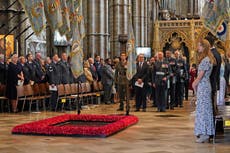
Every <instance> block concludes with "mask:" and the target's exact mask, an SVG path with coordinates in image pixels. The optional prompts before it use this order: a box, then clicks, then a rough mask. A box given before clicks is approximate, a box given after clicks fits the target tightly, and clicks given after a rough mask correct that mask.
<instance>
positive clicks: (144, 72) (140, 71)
mask: <svg viewBox="0 0 230 153" xmlns="http://www.w3.org/2000/svg"><path fill="white" fill-rule="evenodd" d="M148 73H149V66H148V64H147V63H146V62H144V63H143V64H142V66H139V62H138V63H137V72H136V74H135V75H134V76H133V78H134V81H137V80H138V79H142V82H144V86H146V85H147V83H148Z"/></svg>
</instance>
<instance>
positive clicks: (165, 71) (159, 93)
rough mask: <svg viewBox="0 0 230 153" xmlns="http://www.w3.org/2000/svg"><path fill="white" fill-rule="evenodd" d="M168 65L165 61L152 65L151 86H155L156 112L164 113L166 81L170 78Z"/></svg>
mask: <svg viewBox="0 0 230 153" xmlns="http://www.w3.org/2000/svg"><path fill="white" fill-rule="evenodd" d="M170 72H171V70H170V65H169V62H168V61H167V60H158V61H156V62H155V64H154V71H153V84H155V87H156V89H155V92H156V103H157V108H158V111H160V112H164V111H165V109H166V102H167V80H168V79H169V78H170Z"/></svg>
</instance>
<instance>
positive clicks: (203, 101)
mask: <svg viewBox="0 0 230 153" xmlns="http://www.w3.org/2000/svg"><path fill="white" fill-rule="evenodd" d="M200 71H205V73H204V76H203V77H202V79H201V80H200V82H199V84H198V87H197V106H196V117H195V129H194V132H195V135H196V136H198V135H214V132H215V130H214V120H213V108H212V100H211V83H210V79H209V78H210V74H211V72H212V64H211V63H210V59H209V58H208V57H205V58H204V59H203V60H202V61H201V63H200V64H199V67H198V75H199V73H200Z"/></svg>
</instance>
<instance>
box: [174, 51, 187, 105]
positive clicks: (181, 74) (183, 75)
mask: <svg viewBox="0 0 230 153" xmlns="http://www.w3.org/2000/svg"><path fill="white" fill-rule="evenodd" d="M175 58H176V62H177V82H176V89H177V92H176V99H175V106H176V107H177V106H178V105H179V106H180V107H183V99H184V82H185V80H186V79H188V71H187V68H186V64H185V61H184V60H183V59H182V58H181V57H180V52H179V51H178V50H177V51H175Z"/></svg>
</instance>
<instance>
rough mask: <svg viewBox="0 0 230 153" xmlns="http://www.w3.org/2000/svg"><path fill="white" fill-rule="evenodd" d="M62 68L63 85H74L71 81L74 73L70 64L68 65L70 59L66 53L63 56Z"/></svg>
mask: <svg viewBox="0 0 230 153" xmlns="http://www.w3.org/2000/svg"><path fill="white" fill-rule="evenodd" d="M60 66H61V83H62V84H68V83H72V82H71V79H70V78H71V73H72V71H71V68H70V64H69V63H68V57H67V54H66V53H62V54H61V61H60Z"/></svg>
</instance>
